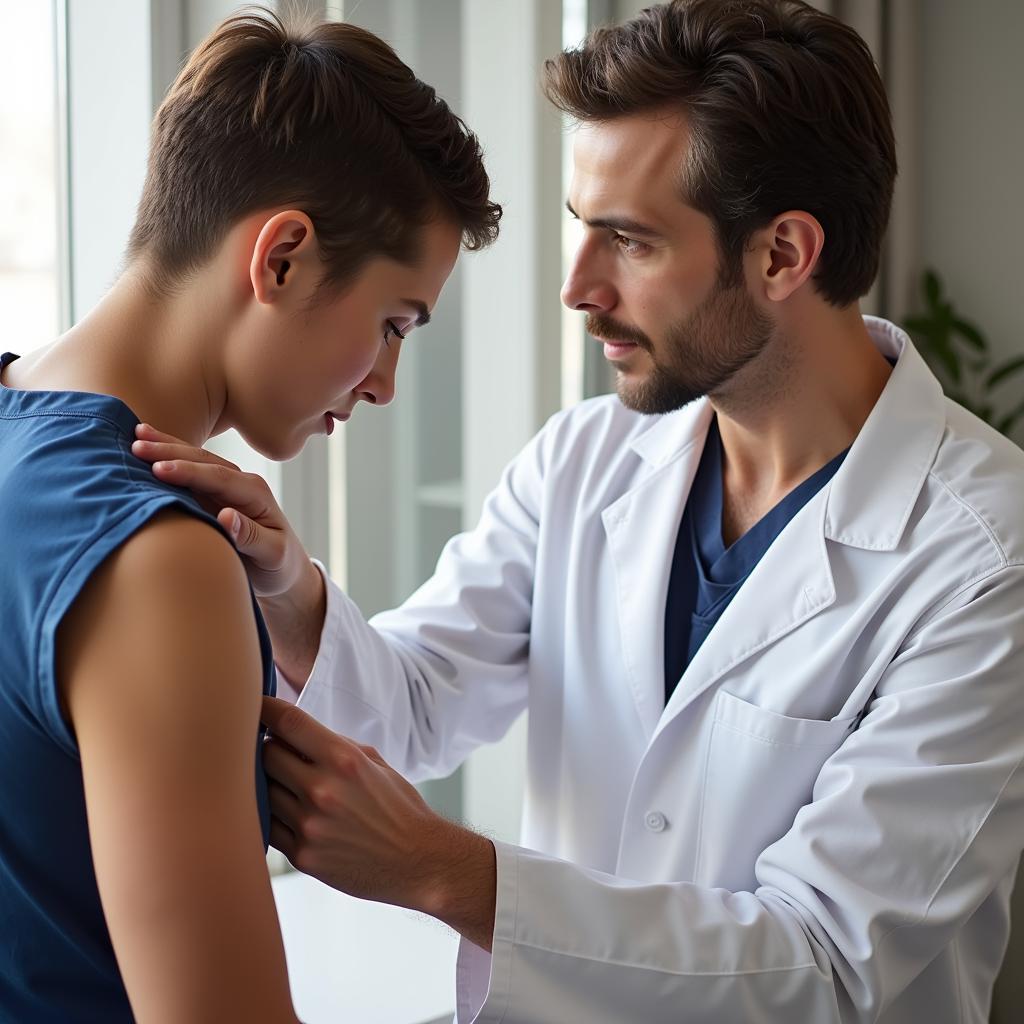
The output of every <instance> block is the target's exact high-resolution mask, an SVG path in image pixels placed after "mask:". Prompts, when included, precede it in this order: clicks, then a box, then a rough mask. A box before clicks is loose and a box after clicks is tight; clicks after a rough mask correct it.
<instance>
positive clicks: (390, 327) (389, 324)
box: [384, 320, 405, 345]
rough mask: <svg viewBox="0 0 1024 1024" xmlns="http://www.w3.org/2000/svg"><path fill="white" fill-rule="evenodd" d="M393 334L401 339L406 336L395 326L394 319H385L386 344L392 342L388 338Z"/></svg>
mask: <svg viewBox="0 0 1024 1024" xmlns="http://www.w3.org/2000/svg"><path fill="white" fill-rule="evenodd" d="M391 335H394V336H395V337H396V338H397V339H398V340H399V341H402V340H403V339H404V338H405V335H404V334H403V333H402V332H401V331H400V330H399V329H398V328H397V327H396V326H395V324H394V322H393V321H391V320H385V321H384V344H385V345H388V344H390V342H389V341H388V338H389V337H390V336H391Z"/></svg>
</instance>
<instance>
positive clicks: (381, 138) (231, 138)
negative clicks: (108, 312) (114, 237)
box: [127, 10, 501, 293]
mask: <svg viewBox="0 0 1024 1024" xmlns="http://www.w3.org/2000/svg"><path fill="white" fill-rule="evenodd" d="M489 188H490V183H489V181H488V177H487V172H486V171H485V170H484V165H483V160H482V155H481V151H480V145H479V143H478V141H477V138H476V136H475V135H474V134H473V133H472V132H471V131H470V130H469V129H468V128H467V127H466V125H465V123H464V122H463V121H462V120H461V119H460V118H459V117H456V115H455V114H453V113H452V111H451V110H450V109H449V108H448V105H447V104H446V103H445V102H444V101H443V100H442V99H441V98H440V97H438V96H437V94H436V93H435V92H434V90H433V88H431V86H429V85H427V84H426V83H424V82H421V81H420V80H419V79H418V78H416V76H415V75H414V74H413V73H412V71H410V70H409V68H408V67H406V65H405V64H403V63H402V61H401V60H399V58H398V56H397V55H396V54H395V52H394V50H392V49H391V47H390V46H388V45H387V44H386V43H385V42H383V41H382V40H381V39H378V38H377V37H376V36H374V35H372V34H371V33H369V32H367V31H365V30H364V29H361V28H358V27H356V26H354V25H346V24H341V23H327V22H325V23H319V24H317V23H315V22H310V21H308V20H307V21H305V22H302V23H298V22H291V21H288V22H285V21H283V20H282V19H281V18H279V17H278V16H277V15H275V14H273V13H271V12H269V11H263V10H255V11H252V12H248V13H243V14H240V15H237V16H235V17H231V18H228V19H227V20H226V21H224V22H222V23H221V24H220V26H218V28H217V29H215V30H214V32H213V33H212V34H211V35H210V36H209V37H208V38H207V39H206V40H205V41H204V42H203V43H201V44H200V45H199V47H198V48H197V49H196V50H195V52H194V53H193V54H192V56H191V58H190V59H189V61H188V63H187V64H186V65H185V67H184V68H183V69H182V71H181V73H180V74H179V75H178V77H177V79H176V81H175V82H174V84H173V85H172V86H171V88H170V90H169V92H168V94H167V96H166V98H165V99H164V101H163V103H162V104H161V106H160V109H159V110H158V111H157V113H156V117H155V118H154V121H153V129H152V138H151V144H150V153H149V164H148V169H147V173H146V181H145V185H144V187H143V192H142V198H141V200H140V202H139V209H138V215H137V219H136V222H135V227H134V228H133V230H132V233H131V237H130V239H129V243H128V251H127V258H128V261H129V262H132V261H134V260H136V259H138V258H139V257H143V256H144V257H145V262H146V270H147V271H148V275H147V277H148V279H147V285H149V286H150V287H151V288H153V289H154V290H156V291H157V292H158V293H163V292H166V291H168V290H170V289H173V288H174V286H175V285H176V284H178V283H180V282H181V281H182V280H183V279H185V278H186V277H188V276H189V275H190V274H191V273H192V272H194V271H195V270H196V269H198V268H199V267H201V266H202V265H203V264H204V263H206V262H207V261H208V260H209V259H210V258H211V257H212V256H213V254H214V252H215V251H216V249H217V247H218V246H219V245H220V243H221V242H222V241H223V238H224V236H225V234H226V233H227V231H228V230H229V229H230V228H231V227H232V226H233V225H234V224H235V223H237V222H238V221H239V220H241V219H242V218H243V217H245V216H247V215H248V214H250V213H252V212H254V211H257V210H263V209H271V208H273V207H280V206H293V207H296V208H297V209H300V210H302V211H304V212H305V213H306V214H307V215H308V216H309V218H310V220H311V221H312V222H313V225H314V228H315V230H316V234H317V241H318V243H319V247H320V253H321V256H322V258H323V259H324V262H325V264H326V268H327V269H326V274H325V278H324V280H323V281H322V282H321V284H322V286H324V287H327V288H329V289H330V290H332V291H335V290H341V289H342V288H343V287H344V286H345V285H346V284H347V283H349V282H351V280H352V278H353V277H354V276H355V275H356V274H357V273H358V271H359V270H360V269H361V268H362V266H363V265H364V264H365V263H366V262H367V261H368V260H369V259H370V258H372V257H374V256H387V257H391V258H392V259H395V260H399V261H401V262H403V263H407V264H408V263H413V262H415V260H416V259H417V258H418V255H419V241H420V230H419V229H420V228H421V227H422V226H423V225H424V224H426V223H428V222H429V221H431V220H433V219H436V218H438V217H441V218H447V219H450V220H451V221H452V222H453V223H454V224H456V225H458V226H460V227H461V229H462V238H463V244H464V245H465V247H466V248H468V249H471V250H475V249H480V248H483V247H484V246H486V245H488V244H489V243H490V242H492V241H493V240H494V239H495V237H496V236H497V233H498V221H499V219H500V217H501V207H500V206H498V205H497V204H495V203H492V202H491V201H490V200H489V198H488V191H489Z"/></svg>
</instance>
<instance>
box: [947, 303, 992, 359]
mask: <svg viewBox="0 0 1024 1024" xmlns="http://www.w3.org/2000/svg"><path fill="white" fill-rule="evenodd" d="M950 313H951V314H952V309H950ZM951 326H952V328H953V330H954V331H956V332H957V334H959V335H960V336H961V337H962V338H963V339H964V341H966V342H967V343H968V344H969V345H971V346H972V347H973V348H976V349H977V350H978V351H979V352H985V351H987V350H988V343H987V342H986V341H985V338H984V337H983V335H982V333H981V331H979V330H978V328H977V327H975V326H974V324H971V323H968V322H967V321H966V320H961V319H960V318H959V317H957V316H955V315H951Z"/></svg>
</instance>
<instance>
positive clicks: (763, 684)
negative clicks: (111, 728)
mask: <svg viewBox="0 0 1024 1024" xmlns="http://www.w3.org/2000/svg"><path fill="white" fill-rule="evenodd" d="M867 322H868V325H869V328H870V330H871V332H872V336H873V337H874V339H875V341H876V344H877V345H878V346H879V348H880V349H881V350H882V351H883V352H885V353H886V354H888V355H891V356H894V357H898V362H897V365H896V367H895V368H894V370H893V372H892V375H891V377H890V379H889V382H888V384H887V386H886V388H885V390H884V392H883V394H882V395H881V397H880V398H879V400H878V403H877V405H876V407H875V408H874V410H873V411H872V413H871V415H870V417H869V418H868V420H867V422H866V423H865V425H864V427H863V429H862V430H861V432H860V435H859V436H858V437H857V439H856V441H855V443H854V445H853V447H852V449H851V450H850V452H849V454H848V456H847V458H846V460H845V462H844V463H843V465H842V467H841V468H840V470H839V472H838V473H837V474H836V475H835V477H834V478H833V479H832V481H831V482H830V483H829V484H827V485H826V486H825V487H824V488H823V489H822V490H821V491H820V492H819V493H818V494H817V495H816V496H815V497H814V498H813V499H811V501H810V502H809V503H808V504H807V505H806V506H805V507H804V508H803V509H802V510H801V511H800V512H799V513H798V515H797V516H796V517H795V518H794V519H793V520H792V521H791V522H790V523H789V524H788V526H787V527H786V528H785V530H784V531H783V532H782V534H781V535H780V536H779V537H778V539H777V540H776V541H775V543H774V544H773V545H772V546H771V548H770V549H769V550H768V552H767V553H766V554H765V556H764V557H763V559H762V560H761V562H760V563H759V564H758V565H757V567H756V568H755V569H754V571H753V572H752V574H751V575H750V577H749V578H748V580H747V581H746V582H745V583H744V585H743V587H742V588H741V589H740V591H739V592H738V593H737V595H736V596H735V598H734V599H733V601H732V603H731V604H730V605H729V607H728V608H727V609H726V611H725V613H724V614H723V615H722V617H721V619H720V621H719V622H718V624H717V625H716V626H715V627H714V629H713V630H712V632H711V634H710V636H709V637H708V638H707V640H706V642H705V643H704V645H703V646H702V647H701V649H700V651H699V652H698V654H697V655H696V657H695V658H694V660H693V662H692V663H691V664H690V666H689V667H688V668H687V670H686V673H685V674H684V676H683V677H682V679H681V681H680V682H679V685H678V686H677V688H676V690H675V693H674V694H673V696H672V699H671V700H670V701H669V703H668V706H667V707H664V706H663V703H664V698H663V693H664V680H663V652H664V612H665V595H666V587H667V583H668V576H669V568H670V563H671V555H672V550H673V544H674V541H675V537H676V532H677V529H678V526H679V520H680V515H681V510H682V507H683V504H684V502H685V501H686V497H687V493H688V490H689V488H690V485H691V481H692V479H693V475H694V472H695V470H696V467H697V463H698V461H699V458H700V454H701V449H702V446H703V443H704V438H705V435H706V430H707V426H708V423H709V420H710V416H711V409H710V407H709V405H708V404H707V403H706V402H699V403H695V404H693V405H691V406H688V407H687V408H685V409H682V410H680V411H678V412H675V413H672V414H670V415H666V416H661V417H646V416H641V415H638V414H636V413H634V412H631V411H629V410H627V409H625V408H624V407H623V406H622V405H621V404H620V403H619V402H618V400H617V399H616V398H614V397H606V398H600V399H596V400H594V401H589V402H584V403H583V404H582V405H580V406H578V407H576V408H574V409H571V410H569V411H567V412H564V413H561V414H559V415H556V416H555V417H554V418H553V419H552V420H551V421H550V422H549V423H548V425H547V426H546V427H545V428H544V429H543V430H542V431H541V432H540V434H539V435H538V436H537V437H536V438H534V440H533V441H532V442H531V443H530V444H529V445H527V447H526V448H525V450H524V451H523V452H522V453H521V454H520V455H519V457H518V458H517V459H516V460H515V461H514V462H513V463H512V464H511V465H510V466H509V468H508V469H507V471H506V472H505V474H504V476H503V477H502V480H501V482H500V484H499V485H498V487H497V489H496V490H495V491H494V492H493V494H492V495H491V496H490V498H489V499H488V501H487V503H486V507H485V509H484V512H483V516H482V519H481V521H480V524H479V525H478V526H477V528H476V529H475V530H474V531H472V532H470V533H468V534H465V535H462V536H460V537H458V538H455V539H454V540H452V541H451V542H450V543H449V545H448V546H447V548H446V549H445V552H444V554H443V555H442V557H441V560H440V563H439V565H438V569H437V573H436V575H435V576H434V577H433V578H432V579H431V580H430V581H429V582H427V583H426V584H425V585H424V586H423V587H422V588H421V589H420V590H419V591H418V592H417V593H416V594H415V595H413V597H412V598H410V599H409V601H408V602H407V603H406V604H405V605H403V606H402V607H401V608H399V609H397V610H395V611H392V612H388V613H385V614H383V615H380V616H378V617H376V618H375V619H374V620H373V622H372V626H368V625H367V624H366V623H365V622H364V620H363V618H362V616H361V615H360V613H359V612H358V610H357V609H356V608H355V606H354V605H353V604H352V603H351V602H350V601H349V600H348V599H347V598H346V597H345V596H344V595H343V594H342V593H341V592H340V591H339V590H338V589H337V588H336V587H334V586H333V585H332V586H331V588H330V593H329V600H328V616H327V621H326V623H325V626H324V632H323V637H322V644H321V650H320V654H319V657H318V660H317V663H316V665H315V667H314V670H313V673H312V675H311V677H310V679H309V681H308V683H307V685H306V686H305V689H304V692H303V694H302V697H301V701H300V706H302V707H304V708H305V709H306V710H307V711H309V712H310V713H312V714H313V715H315V716H316V717H317V718H319V719H320V720H321V721H323V722H325V723H327V724H328V725H329V726H331V727H332V728H334V729H336V730H337V731H339V732H342V733H346V734H349V735H352V736H355V737H357V738H358V739H359V740H360V741H362V742H367V743H371V744H374V745H375V746H377V747H378V748H379V749H380V750H381V751H382V753H383V754H384V756H385V757H386V758H387V759H388V760H389V761H391V762H392V763H393V764H394V765H395V766H396V767H398V768H399V769H400V770H401V771H403V772H405V773H407V774H408V775H409V776H411V777H414V778H415V777H423V776H426V775H430V774H435V775H436V774H446V773H448V772H449V771H451V770H452V769H453V768H454V767H455V766H456V765H458V764H459V763H460V762H461V761H462V760H463V759H464V758H465V757H466V755H467V754H468V753H469V752H470V751H471V750H472V749H473V748H474V747H476V746H477V745H478V744H481V743H486V742H487V741H490V740H495V739H497V738H499V737H500V736H501V735H502V734H503V733H504V732H505V731H506V730H507V729H508V728H509V726H510V724H511V723H512V721H513V720H514V719H515V718H516V716H517V715H519V714H520V712H522V711H523V709H524V708H526V707H529V709H530V715H529V740H528V750H529V753H528V766H527V784H526V807H525V812H524V822H523V838H522V844H523V845H522V847H521V848H520V847H513V846H509V845H507V844H504V843H497V844H496V847H497V865H498V889H497V916H496V924H495V931H494V946H493V952H492V953H491V954H490V955H488V954H486V953H484V952H483V951H482V950H480V949H478V948H477V947H475V946H473V945H471V944H469V943H467V942H463V944H462V947H461V949H460V954H459V963H458V1013H459V1017H458V1020H459V1021H460V1022H464V1024H468V1022H470V1021H478V1022H493V1024H497V1022H499V1021H500V1022H502V1024H525V1022H528V1021H529V1022H544V1024H577V1022H578V1024H632V1022H666V1024H668V1022H673V1024H674V1022H683V1021H685V1022H687V1024H734V1022H737V1024H738V1022H757V1024H769V1022H770V1024H794V1022H799V1024H803V1022H815V1024H817V1022H821V1024H824V1022H829V1021H842V1022H845V1024H852V1022H858V1024H862V1022H867V1021H876V1020H877V1021H880V1022H884V1024H922V1022H927V1024H947V1022H949V1024H952V1022H957V1024H963V1022H977V1024H980V1022H982V1021H985V1020H987V1013H988V1001H989V998H990V995H991V989H992V983H993V979H994V977H995V975H996V973H997V970H998V968H999V965H1000V962H1001V959H1002V956H1003V952H1004V950H1005V945H1006V940H1007V935H1008V927H1009V926H1008V899H1009V894H1010V890H1011V887H1012V883H1013V878H1014V872H1015V868H1016V865H1017V862H1018V859H1019V854H1020V851H1021V849H1022V847H1024V774H1022V772H1021V759H1022V756H1024V454H1022V453H1021V451H1020V450H1019V449H1017V448H1016V447H1015V446H1013V445H1011V444H1010V443H1009V442H1007V441H1006V440H1004V439H1003V438H1001V437H1000V436H999V435H997V434H996V433H995V432H994V431H992V430H990V429H989V428H988V427H986V426H985V425H984V424H982V423H981V422H980V421H979V420H977V419H976V418H974V417H973V416H971V415H970V414H968V413H967V412H965V411H964V410H963V409H962V408H960V407H959V406H957V405H955V404H953V403H951V402H949V401H947V400H946V399H945V398H944V397H943V395H942V393H941V390H940V387H939V385H938V383H937V381H936V380H935V378H934V377H933V376H932V374H931V373H930V372H929V371H928V369H927V368H926V366H925V364H924V362H923V361H922V359H921V357H920V356H919V355H918V353H917V352H916V351H915V350H914V348H913V346H912V345H911V344H909V343H908V341H907V339H906V336H905V335H904V334H902V332H900V331H898V330H897V329H896V328H895V327H893V326H892V325H891V324H888V323H886V322H884V321H880V320H874V319H872V318H868V319H867Z"/></svg>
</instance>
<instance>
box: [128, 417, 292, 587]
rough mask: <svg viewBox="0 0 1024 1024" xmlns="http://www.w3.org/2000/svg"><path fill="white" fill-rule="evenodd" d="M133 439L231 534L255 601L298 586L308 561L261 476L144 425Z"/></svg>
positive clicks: (135, 450)
mask: <svg viewBox="0 0 1024 1024" xmlns="http://www.w3.org/2000/svg"><path fill="white" fill-rule="evenodd" d="M135 437H136V441H135V442H134V444H133V445H132V454H133V455H135V456H137V457H138V458H140V459H143V460H145V461H146V462H152V463H153V464H154V465H153V473H154V475H155V476H156V477H158V478H159V479H160V480H163V481H164V482H165V483H169V484H175V485H177V486H178V487H187V488H188V489H189V490H191V491H192V492H193V493H194V494H195V497H196V499H197V500H198V501H199V503H200V505H201V506H202V507H203V508H204V509H205V510H206V511H207V512H209V513H210V515H212V516H215V517H216V519H217V521H218V522H219V523H220V524H221V526H223V527H224V529H225V530H227V531H228V533H229V534H230V535H231V537H232V539H233V540H234V543H235V547H236V548H237V549H238V551H239V553H240V554H241V555H242V557H243V559H244V561H245V565H246V570H247V571H248V574H249V581H250V583H252V588H253V590H254V591H255V593H256V596H257V597H276V596H279V595H281V594H283V593H285V592H286V591H289V590H291V589H292V588H293V587H294V586H295V585H296V583H297V582H298V581H299V579H300V578H301V576H302V575H303V573H305V572H306V571H307V570H308V567H309V559H308V557H307V555H306V552H305V550H304V549H303V547H302V542H301V541H300V540H299V538H298V537H297V536H296V534H295V531H294V530H293V529H292V528H291V524H290V523H289V522H288V520H287V519H286V518H285V514H284V513H283V512H282V511H281V507H280V506H279V505H278V503H277V500H276V499H275V498H274V494H273V492H272V491H271V489H270V485H269V484H268V483H267V482H266V481H265V480H264V479H263V478H262V477H260V476H258V475H256V474H255V473H243V472H242V471H241V470H240V469H239V468H238V466H236V465H235V464H234V463H233V462H228V460H227V459H222V458H221V457H220V456H219V455H214V454H213V452H208V451H207V450H206V449H205V448H195V447H193V446H192V445H189V444H186V443H185V442H184V441H181V440H179V439H178V438H176V437H173V436H172V435H171V434H163V433H161V432H160V431H159V430H156V429H155V428H153V427H151V426H149V425H148V424H146V423H140V424H139V425H138V426H137V427H136V428H135Z"/></svg>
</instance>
